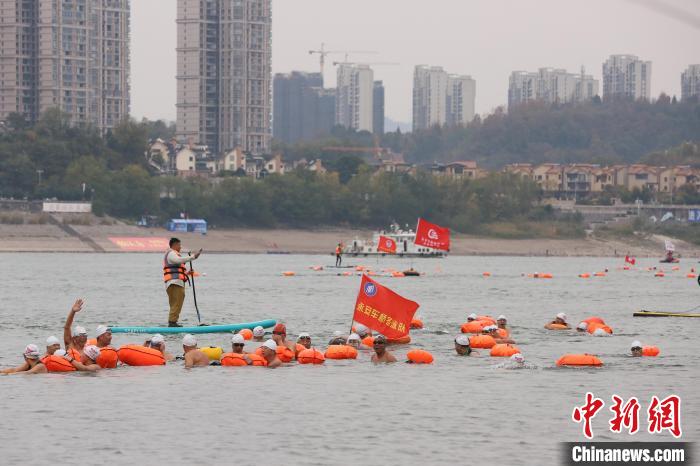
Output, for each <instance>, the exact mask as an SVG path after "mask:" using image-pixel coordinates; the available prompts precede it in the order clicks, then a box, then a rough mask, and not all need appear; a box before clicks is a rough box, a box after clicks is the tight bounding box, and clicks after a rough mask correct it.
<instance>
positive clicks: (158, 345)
mask: <svg viewBox="0 0 700 466" xmlns="http://www.w3.org/2000/svg"><path fill="white" fill-rule="evenodd" d="M143 346H146V347H150V348H153V349H155V350H158V351H160V353H161V354H162V355H163V359H165V360H166V361H172V360H173V359H175V356H174V355H172V354H170V353H168V352H167V351H165V338H164V337H163V335H161V334H160V333H156V334H155V335H153V336H152V337H151V338H150V339H149V340H146V343H145V344H144V345H143Z"/></svg>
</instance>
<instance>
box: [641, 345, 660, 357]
mask: <svg viewBox="0 0 700 466" xmlns="http://www.w3.org/2000/svg"><path fill="white" fill-rule="evenodd" d="M660 352H661V350H659V347H658V346H642V356H652V357H653V356H658V355H659V353H660Z"/></svg>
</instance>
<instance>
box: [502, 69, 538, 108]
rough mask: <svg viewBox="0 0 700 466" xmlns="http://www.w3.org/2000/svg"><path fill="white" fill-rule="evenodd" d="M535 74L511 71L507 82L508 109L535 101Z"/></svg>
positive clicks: (536, 76) (536, 75) (536, 77)
mask: <svg viewBox="0 0 700 466" xmlns="http://www.w3.org/2000/svg"><path fill="white" fill-rule="evenodd" d="M538 79H539V75H538V74H537V73H529V72H527V71H513V72H512V73H511V74H510V78H509V80H508V108H513V107H514V106H516V105H520V104H524V103H526V102H531V101H533V100H535V99H537V87H538V84H537V80H538Z"/></svg>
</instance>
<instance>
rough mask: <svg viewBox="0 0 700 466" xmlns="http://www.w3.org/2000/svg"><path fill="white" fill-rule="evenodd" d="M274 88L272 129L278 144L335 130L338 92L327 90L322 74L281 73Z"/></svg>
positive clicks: (274, 81) (277, 75) (276, 78)
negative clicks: (336, 93) (324, 86)
mask: <svg viewBox="0 0 700 466" xmlns="http://www.w3.org/2000/svg"><path fill="white" fill-rule="evenodd" d="M272 88H273V97H272V102H273V118H272V130H273V136H274V138H275V139H277V140H278V141H281V142H285V143H295V142H298V141H302V140H309V139H314V138H317V137H319V136H322V135H323V134H327V133H329V132H330V130H331V129H332V128H333V124H334V122H335V92H334V91H333V90H331V89H324V88H323V76H322V75H321V73H305V72H301V71H293V72H291V73H288V74H281V73H278V74H276V75H275V79H274V80H273V86H272Z"/></svg>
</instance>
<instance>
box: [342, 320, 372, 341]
mask: <svg viewBox="0 0 700 466" xmlns="http://www.w3.org/2000/svg"><path fill="white" fill-rule="evenodd" d="M355 333H357V334H358V335H360V338H361V339H363V338H366V337H371V336H372V331H371V330H370V329H369V328H368V327H367V326H366V325H362V324H357V325H355ZM341 334H342V332H341Z"/></svg>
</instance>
